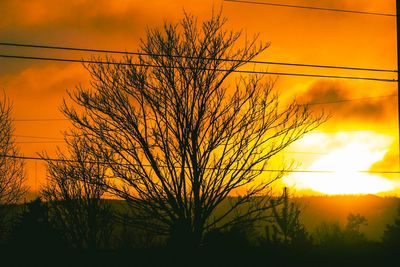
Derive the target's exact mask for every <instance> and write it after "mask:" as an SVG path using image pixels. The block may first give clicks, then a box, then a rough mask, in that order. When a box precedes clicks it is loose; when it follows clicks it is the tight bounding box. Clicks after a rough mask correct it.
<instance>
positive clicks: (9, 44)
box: [0, 42, 397, 72]
mask: <svg viewBox="0 0 400 267" xmlns="http://www.w3.org/2000/svg"><path fill="white" fill-rule="evenodd" d="M0 45H2V46H14V47H27V48H42V49H54V50H67V51H81V52H96V53H109V54H124V55H138V56H160V57H165V56H167V55H165V54H149V53H143V52H132V51H119V50H109V49H93V48H80V47H66V46H52V45H34V44H24V43H10V42H0ZM173 57H178V58H189V59H197V58H196V57H189V56H173ZM204 59H208V58H204ZM217 60H218V61H224V62H245V63H253V64H269V65H282V66H293V67H309V68H328V69H344V70H358V71H374V72H397V70H390V69H380V68H361V67H351V66H335V65H318V64H304V63H290V62H277V61H260V60H249V61H244V60H236V59H227V58H221V59H217Z"/></svg>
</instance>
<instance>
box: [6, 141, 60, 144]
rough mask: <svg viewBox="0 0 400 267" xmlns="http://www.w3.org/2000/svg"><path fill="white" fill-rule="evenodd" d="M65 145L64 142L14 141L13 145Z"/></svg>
mask: <svg viewBox="0 0 400 267" xmlns="http://www.w3.org/2000/svg"><path fill="white" fill-rule="evenodd" d="M55 143H65V142H64V141H16V142H14V144H55Z"/></svg>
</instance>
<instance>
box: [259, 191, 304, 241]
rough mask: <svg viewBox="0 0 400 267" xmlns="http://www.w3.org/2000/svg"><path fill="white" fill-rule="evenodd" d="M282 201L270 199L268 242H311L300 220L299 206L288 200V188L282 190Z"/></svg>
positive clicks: (267, 229)
mask: <svg viewBox="0 0 400 267" xmlns="http://www.w3.org/2000/svg"><path fill="white" fill-rule="evenodd" d="M281 199H282V201H281V200H280V199H277V200H275V199H272V200H271V202H272V205H271V206H272V218H273V222H272V232H271V231H270V225H267V228H266V238H267V241H268V242H273V243H283V244H285V245H289V244H306V243H310V242H311V238H310V236H309V234H308V233H307V230H306V228H305V226H304V225H303V224H302V223H301V222H300V213H301V210H300V207H299V206H298V205H297V204H296V203H294V202H290V201H289V194H288V190H287V188H286V187H285V188H284V190H283V195H282V198H281Z"/></svg>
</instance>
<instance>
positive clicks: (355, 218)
mask: <svg viewBox="0 0 400 267" xmlns="http://www.w3.org/2000/svg"><path fill="white" fill-rule="evenodd" d="M366 224H367V219H366V218H365V217H364V216H362V215H360V214H352V213H350V214H349V215H348V216H347V223H346V225H345V227H344V228H342V227H340V224H339V223H337V222H332V223H326V222H324V223H322V224H321V225H319V226H318V227H317V228H316V231H315V236H314V238H315V240H316V241H317V243H318V244H321V245H327V246H342V245H354V244H360V243H362V242H365V241H366V238H365V235H364V234H363V233H362V232H361V231H360V227H361V226H362V225H366Z"/></svg>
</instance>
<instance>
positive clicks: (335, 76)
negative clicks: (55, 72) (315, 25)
mask: <svg viewBox="0 0 400 267" xmlns="http://www.w3.org/2000/svg"><path fill="white" fill-rule="evenodd" d="M0 58H15V59H28V60H43V61H58V62H71V63H91V64H107V65H125V66H137V67H154V68H163V67H164V66H158V65H151V64H139V63H124V62H111V61H97V60H78V59H67V58H54V57H33V56H18V55H4V54H0ZM167 68H172V69H179V68H182V67H176V66H170V67H169V66H167ZM183 68H184V69H192V68H191V67H183ZM204 70H210V71H222V72H236V73H245V74H270V75H278V76H297V77H313V78H327V79H349V80H368V81H378V82H397V80H395V79H383V78H376V77H359V76H339V75H319V74H309V73H290V72H269V71H250V70H227V69H204Z"/></svg>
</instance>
